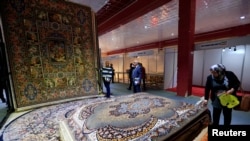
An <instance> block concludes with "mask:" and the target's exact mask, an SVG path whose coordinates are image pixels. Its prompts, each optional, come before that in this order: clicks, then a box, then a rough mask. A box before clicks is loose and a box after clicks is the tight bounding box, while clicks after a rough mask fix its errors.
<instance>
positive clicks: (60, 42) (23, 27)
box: [1, 0, 99, 108]
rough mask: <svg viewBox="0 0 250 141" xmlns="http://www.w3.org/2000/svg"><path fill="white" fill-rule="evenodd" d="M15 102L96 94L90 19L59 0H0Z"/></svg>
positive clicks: (30, 103)
mask: <svg viewBox="0 0 250 141" xmlns="http://www.w3.org/2000/svg"><path fill="white" fill-rule="evenodd" d="M1 9H2V13H3V15H2V18H3V26H4V33H5V39H6V47H7V52H8V57H9V64H10V69H11V70H10V71H11V77H12V84H13V94H14V96H13V98H14V99H15V103H16V107H17V108H22V107H28V106H32V107H35V106H36V105H38V104H40V105H41V104H44V103H45V104H46V103H51V102H52V103H53V102H55V101H60V100H66V99H70V98H76V97H83V96H88V95H95V94H97V75H98V72H97V71H96V68H97V65H96V64H97V55H99V51H98V49H97V47H96V46H95V42H96V39H95V34H94V33H93V32H94V31H95V30H94V28H95V26H93V25H95V23H93V21H94V20H93V19H94V16H93V13H92V11H91V9H90V8H89V7H85V6H81V5H77V4H73V3H70V2H65V1H64V0H32V1H30V0H19V1H16V0H8V1H1Z"/></svg>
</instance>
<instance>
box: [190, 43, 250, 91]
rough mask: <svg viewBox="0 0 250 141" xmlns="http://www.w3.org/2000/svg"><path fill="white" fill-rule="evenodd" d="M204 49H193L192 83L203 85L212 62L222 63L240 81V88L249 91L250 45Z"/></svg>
mask: <svg viewBox="0 0 250 141" xmlns="http://www.w3.org/2000/svg"><path fill="white" fill-rule="evenodd" d="M235 47H236V51H234V47H233V48H231V50H229V47H226V48H225V51H223V48H218V49H206V50H197V51H194V65H193V85H198V86H205V83H206V77H207V76H208V75H209V74H210V72H209V68H210V67H211V66H212V65H213V64H219V63H222V64H224V65H225V67H226V69H227V70H230V71H233V72H234V73H235V74H236V76H237V77H238V78H239V80H240V81H241V82H242V88H243V89H244V90H246V91H250V87H249V86H250V75H249V74H248V73H249V72H250V45H237V46H235Z"/></svg>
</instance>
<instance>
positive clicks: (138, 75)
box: [132, 61, 142, 93]
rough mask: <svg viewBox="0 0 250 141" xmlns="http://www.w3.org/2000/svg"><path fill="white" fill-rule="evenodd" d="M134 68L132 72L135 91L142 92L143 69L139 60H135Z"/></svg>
mask: <svg viewBox="0 0 250 141" xmlns="http://www.w3.org/2000/svg"><path fill="white" fill-rule="evenodd" d="M134 66H135V68H134V70H133V73H132V78H133V87H134V93H137V92H141V80H142V70H141V66H140V65H139V62H137V61H135V62H134Z"/></svg>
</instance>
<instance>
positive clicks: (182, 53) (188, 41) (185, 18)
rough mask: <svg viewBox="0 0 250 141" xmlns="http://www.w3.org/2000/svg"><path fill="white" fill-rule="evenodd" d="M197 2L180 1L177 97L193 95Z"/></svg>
mask: <svg viewBox="0 0 250 141" xmlns="http://www.w3.org/2000/svg"><path fill="white" fill-rule="evenodd" d="M195 5H196V0H179V26H178V35H179V37H178V64H177V95H178V96H189V95H191V93H192V79H193V51H194V29H195Z"/></svg>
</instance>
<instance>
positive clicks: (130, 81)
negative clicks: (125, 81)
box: [128, 78, 133, 89]
mask: <svg viewBox="0 0 250 141" xmlns="http://www.w3.org/2000/svg"><path fill="white" fill-rule="evenodd" d="M132 85H133V78H130V79H129V86H128V89H131V88H132Z"/></svg>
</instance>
